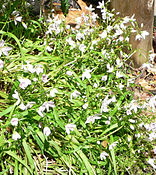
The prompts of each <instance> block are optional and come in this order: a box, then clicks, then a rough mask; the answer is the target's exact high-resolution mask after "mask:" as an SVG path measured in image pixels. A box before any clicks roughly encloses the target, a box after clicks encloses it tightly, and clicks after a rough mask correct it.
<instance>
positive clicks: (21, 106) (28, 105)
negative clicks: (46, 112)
mask: <svg viewBox="0 0 156 175" xmlns="http://www.w3.org/2000/svg"><path fill="white" fill-rule="evenodd" d="M33 104H35V102H33V101H32V102H28V104H27V105H24V103H23V102H22V103H21V104H20V105H19V108H20V109H21V110H27V109H28V108H31V107H32V106H33Z"/></svg>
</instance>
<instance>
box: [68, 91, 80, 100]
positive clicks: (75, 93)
mask: <svg viewBox="0 0 156 175" xmlns="http://www.w3.org/2000/svg"><path fill="white" fill-rule="evenodd" d="M80 94H81V93H80V92H79V91H77V90H75V91H74V92H73V93H71V95H70V99H71V100H72V98H73V97H74V98H76V97H78V96H79V95H80Z"/></svg>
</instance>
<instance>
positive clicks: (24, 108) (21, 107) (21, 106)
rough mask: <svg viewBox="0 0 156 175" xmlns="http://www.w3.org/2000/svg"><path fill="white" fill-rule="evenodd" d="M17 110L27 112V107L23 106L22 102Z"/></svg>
mask: <svg viewBox="0 0 156 175" xmlns="http://www.w3.org/2000/svg"><path fill="white" fill-rule="evenodd" d="M19 108H20V109H21V110H23V111H24V110H27V106H25V105H24V103H23V102H22V103H21V104H20V105H19Z"/></svg>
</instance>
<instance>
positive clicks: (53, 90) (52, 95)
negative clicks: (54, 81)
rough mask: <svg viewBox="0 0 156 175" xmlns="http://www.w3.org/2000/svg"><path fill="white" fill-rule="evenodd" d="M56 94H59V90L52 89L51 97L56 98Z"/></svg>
mask: <svg viewBox="0 0 156 175" xmlns="http://www.w3.org/2000/svg"><path fill="white" fill-rule="evenodd" d="M56 93H58V90H57V89H56V88H54V89H52V90H51V91H50V96H51V97H55V94H56Z"/></svg>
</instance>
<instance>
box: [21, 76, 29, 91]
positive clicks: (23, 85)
mask: <svg viewBox="0 0 156 175" xmlns="http://www.w3.org/2000/svg"><path fill="white" fill-rule="evenodd" d="M18 81H19V82H20V84H19V87H20V88H22V89H25V88H26V87H27V86H29V85H31V80H29V79H28V78H20V79H18Z"/></svg>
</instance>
